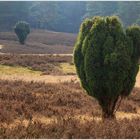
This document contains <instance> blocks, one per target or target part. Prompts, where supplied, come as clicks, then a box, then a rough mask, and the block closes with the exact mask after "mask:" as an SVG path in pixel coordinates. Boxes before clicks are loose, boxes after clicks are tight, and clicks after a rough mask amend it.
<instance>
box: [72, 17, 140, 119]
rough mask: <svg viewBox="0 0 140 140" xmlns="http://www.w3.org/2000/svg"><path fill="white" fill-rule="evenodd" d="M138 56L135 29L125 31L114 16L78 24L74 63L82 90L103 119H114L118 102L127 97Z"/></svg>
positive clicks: (139, 43) (139, 36)
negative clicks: (79, 26) (97, 108)
mask: <svg viewBox="0 0 140 140" xmlns="http://www.w3.org/2000/svg"><path fill="white" fill-rule="evenodd" d="M139 54H140V27H139V26H131V27H128V28H127V29H126V31H125V30H124V29H123V28H122V25H121V23H120V20H119V19H118V17H116V16H112V17H94V18H93V19H86V20H85V21H84V22H83V23H82V25H81V28H80V31H79V35H78V39H77V42H76V44H75V49H74V63H75V66H76V71H77V74H78V76H79V78H80V81H81V85H82V87H83V88H84V89H85V90H86V91H87V93H88V94H89V95H90V96H93V97H95V98H96V99H97V100H98V102H99V104H100V106H101V108H102V117H103V119H105V118H114V117H115V113H114V112H115V111H114V110H115V107H116V103H117V101H118V99H119V98H120V97H124V96H128V95H129V94H130V92H131V90H132V88H133V87H134V84H135V81H136V75H137V73H138V69H139V65H138V59H139V56H140V55H139Z"/></svg>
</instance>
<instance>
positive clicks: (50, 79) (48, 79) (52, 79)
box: [0, 75, 77, 83]
mask: <svg viewBox="0 0 140 140" xmlns="http://www.w3.org/2000/svg"><path fill="white" fill-rule="evenodd" d="M0 79H1V80H10V81H15V80H22V81H26V82H31V81H34V82H44V83H60V82H70V81H76V80H77V76H76V75H66V76H65V75H63V76H57V75H40V76H36V75H35V76H32V75H28V76H26V75H1V76H0Z"/></svg>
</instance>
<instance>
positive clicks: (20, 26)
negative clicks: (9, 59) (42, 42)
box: [14, 21, 30, 44]
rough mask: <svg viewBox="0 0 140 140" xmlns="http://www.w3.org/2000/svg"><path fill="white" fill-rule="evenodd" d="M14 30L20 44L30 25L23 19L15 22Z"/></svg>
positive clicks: (24, 38) (23, 40)
mask: <svg viewBox="0 0 140 140" xmlns="http://www.w3.org/2000/svg"><path fill="white" fill-rule="evenodd" d="M14 31H15V33H16V35H17V36H18V39H19V42H20V43H21V44H24V43H25V40H26V38H27V35H28V34H29V33H30V26H29V24H28V23H27V22H25V21H19V22H17V23H16V25H15V28H14Z"/></svg>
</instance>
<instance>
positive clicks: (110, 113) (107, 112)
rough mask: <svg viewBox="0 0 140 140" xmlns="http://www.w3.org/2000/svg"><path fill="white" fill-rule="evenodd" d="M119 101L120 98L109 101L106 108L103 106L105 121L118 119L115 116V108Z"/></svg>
mask: <svg viewBox="0 0 140 140" xmlns="http://www.w3.org/2000/svg"><path fill="white" fill-rule="evenodd" d="M117 101H118V97H117V98H116V99H114V100H108V103H107V104H106V105H105V106H104V105H103V106H102V119H103V120H106V119H108V120H110V119H111V120H112V119H116V116H115V112H114V110H115V106H116V103H117Z"/></svg>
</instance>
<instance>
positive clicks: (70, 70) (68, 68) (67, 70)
mask: <svg viewBox="0 0 140 140" xmlns="http://www.w3.org/2000/svg"><path fill="white" fill-rule="evenodd" d="M60 68H61V70H62V71H63V73H64V74H76V70H75V66H74V65H73V64H70V63H60Z"/></svg>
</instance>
